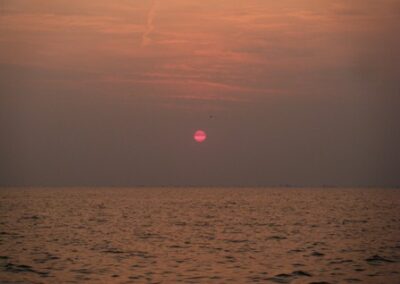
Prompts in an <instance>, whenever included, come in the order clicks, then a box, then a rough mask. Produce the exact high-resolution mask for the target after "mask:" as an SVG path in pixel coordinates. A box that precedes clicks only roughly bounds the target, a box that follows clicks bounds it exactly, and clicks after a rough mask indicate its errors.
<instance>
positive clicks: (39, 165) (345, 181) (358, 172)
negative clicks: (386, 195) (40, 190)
mask: <svg viewBox="0 0 400 284" xmlns="http://www.w3.org/2000/svg"><path fill="white" fill-rule="evenodd" d="M399 27H400V1H398V0H382V1H372V0H354V1H345V0H336V1H331V0H319V1H316V0H283V1H266V0H252V1H244V0H237V1H232V0H229V1H228V0H220V1H211V0H203V1H194V0H158V1H157V0H154V1H145V0H136V1H129V0H116V1H105V0H98V1H93V0H82V1H79V2H75V1H74V2H71V1H67V0H57V1H50V0H2V1H0V133H1V139H0V186H20V185H32V186H54V185H57V186H74V185H78V186H82V185H85V186H139V185H148V186H161V185H166V186H171V185H181V186H184V185H199V186H212V185H215V186H276V185H300V186H301V185H302V186H321V185H332V186H382V187H388V186H400V175H399V169H400V150H399V145H400V123H399V117H400V115H399V107H400V80H399V74H400V52H399V50H400V37H399V36H398V28H399ZM199 129H201V130H204V131H205V133H206V134H207V139H206V140H205V141H204V142H202V143H197V142H196V141H195V140H194V139H193V135H194V133H195V131H197V130H199Z"/></svg>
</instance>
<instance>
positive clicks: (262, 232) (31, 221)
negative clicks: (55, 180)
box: [0, 187, 400, 284]
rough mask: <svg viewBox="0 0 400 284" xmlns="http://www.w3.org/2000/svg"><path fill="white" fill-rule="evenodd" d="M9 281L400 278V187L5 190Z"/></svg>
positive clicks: (0, 260)
mask: <svg viewBox="0 0 400 284" xmlns="http://www.w3.org/2000/svg"><path fill="white" fill-rule="evenodd" d="M0 283H309V284H311V283H314V284H317V283H319V284H323V283H400V189H378V188H261V187H260V188H218V187H209V188H196V187H195V188H189V187H187V188H185V187H180V188H172V187H162V188H161V187H160V188H145V187H143V188H112V187H109V188H88V187H86V188H77V187H76V188H60V187H57V188H28V187H25V188H1V189H0Z"/></svg>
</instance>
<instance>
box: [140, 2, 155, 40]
mask: <svg viewBox="0 0 400 284" xmlns="http://www.w3.org/2000/svg"><path fill="white" fill-rule="evenodd" d="M157 7H158V1H157V0H153V2H152V4H151V7H150V10H149V13H148V15H147V27H146V30H145V32H144V33H143V36H142V47H143V46H147V45H149V44H150V42H151V39H150V35H151V33H152V32H153V31H154V18H155V17H156V12H157Z"/></svg>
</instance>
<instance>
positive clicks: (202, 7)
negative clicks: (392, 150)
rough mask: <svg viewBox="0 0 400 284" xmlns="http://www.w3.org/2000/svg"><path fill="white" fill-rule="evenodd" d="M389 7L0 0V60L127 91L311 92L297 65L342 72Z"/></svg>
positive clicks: (393, 13) (225, 96)
mask: <svg viewBox="0 0 400 284" xmlns="http://www.w3.org/2000/svg"><path fill="white" fill-rule="evenodd" d="M349 3H350V4H349ZM395 8H396V9H395ZM398 10H399V5H398V1H388V0H385V1H351V2H349V1H327V0H318V1H310V0H308V1H304V0H300V1H299V0H292V1H289V0H286V1H265V0H258V1H232V0H229V1H210V0H205V1H191V0H157V1H92V0H90V1H89V0H84V1H66V0H65V1H62V0H61V1H60V0H58V1H48V0H47V1H43V0H41V1H38V0H36V1H21V0H19V1H2V13H1V27H0V40H1V43H2V44H1V47H0V48H1V49H0V51H1V52H0V61H1V62H2V63H5V64H18V65H24V66H25V65H26V66H29V67H33V68H35V67H37V68H44V69H47V70H54V69H56V70H58V71H60V72H66V73H69V72H83V73H85V74H87V76H82V77H81V80H82V81H85V82H87V83H94V84H116V85H121V86H122V85H123V86H124V89H125V90H126V91H127V89H129V88H130V89H131V92H132V93H134V94H135V95H141V94H139V93H140V92H141V90H143V93H146V94H148V93H151V95H156V96H169V97H173V98H180V99H191V100H195V99H196V100H232V101H248V100H252V101H253V100H255V101H257V100H259V98H260V97H263V96H269V95H285V94H294V93H298V92H302V93H304V92H313V86H310V85H309V83H308V82H304V78H303V76H304V74H305V73H307V74H311V73H315V72H320V71H322V72H330V70H333V71H335V70H338V69H339V70H340V69H341V70H343V72H349V71H352V68H354V65H355V64H356V63H357V62H355V61H356V60H357V56H360V54H361V55H362V54H363V53H368V50H366V47H365V44H368V41H369V40H373V36H374V35H375V34H377V33H380V32H381V29H382V25H385V24H387V25H390V23H391V22H394V21H395V20H396V18H397V17H398V16H399V12H398ZM301 74H303V76H302V75H301ZM43 79H48V78H43ZM63 80H65V81H66V82H65V83H66V84H69V83H70V84H77V82H76V80H75V78H73V79H71V80H70V81H71V82H67V81H68V80H69V79H68V78H67V77H65V78H63ZM154 84H157V86H156V87H154ZM149 85H151V86H152V87H151V88H150V87H149ZM149 88H150V89H149ZM154 88H156V89H154ZM189 90H190V91H189Z"/></svg>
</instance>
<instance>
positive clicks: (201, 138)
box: [193, 130, 207, 143]
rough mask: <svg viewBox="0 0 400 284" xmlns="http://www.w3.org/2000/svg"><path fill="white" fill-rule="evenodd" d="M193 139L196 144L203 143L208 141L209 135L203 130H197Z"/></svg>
mask: <svg viewBox="0 0 400 284" xmlns="http://www.w3.org/2000/svg"><path fill="white" fill-rule="evenodd" d="M193 138H194V140H196V142H198V143H201V142H204V141H205V140H206V139H207V134H206V133H205V132H204V131H203V130H197V131H196V132H195V133H194V135H193Z"/></svg>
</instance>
